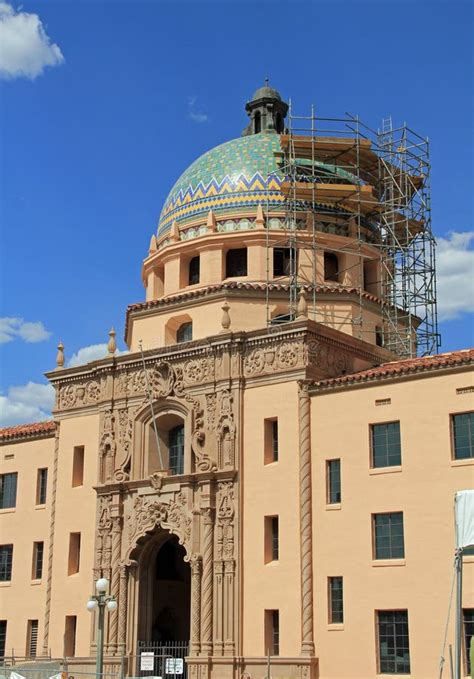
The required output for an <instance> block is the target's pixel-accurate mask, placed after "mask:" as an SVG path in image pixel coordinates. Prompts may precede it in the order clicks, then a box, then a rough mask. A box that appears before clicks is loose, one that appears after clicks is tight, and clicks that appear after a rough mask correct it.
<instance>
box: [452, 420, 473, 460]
mask: <svg viewBox="0 0 474 679" xmlns="http://www.w3.org/2000/svg"><path fill="white" fill-rule="evenodd" d="M452 431H453V448H454V451H453V452H454V459H455V460H467V459H468V458H472V457H474V412H472V413H460V414H459V415H452Z"/></svg>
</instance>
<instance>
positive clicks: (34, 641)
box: [26, 620, 38, 658]
mask: <svg viewBox="0 0 474 679" xmlns="http://www.w3.org/2000/svg"><path fill="white" fill-rule="evenodd" d="M37 647H38V621H37V620H28V627H27V631H26V657H27V658H36V649H37Z"/></svg>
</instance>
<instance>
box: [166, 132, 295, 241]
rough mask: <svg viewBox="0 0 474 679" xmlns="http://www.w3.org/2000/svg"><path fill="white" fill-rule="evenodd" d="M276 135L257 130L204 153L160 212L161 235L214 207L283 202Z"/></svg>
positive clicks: (191, 166) (185, 174) (178, 183)
mask: <svg viewBox="0 0 474 679" xmlns="http://www.w3.org/2000/svg"><path fill="white" fill-rule="evenodd" d="M280 150H281V149H280V140H279V137H278V135H276V134H264V133H262V134H256V135H251V136H249V137H241V138H240V139H232V140H231V141H229V142H226V143H225V144H221V145H220V146H216V148H213V149H211V150H210V151H208V152H207V153H205V154H204V155H202V156H201V157H200V158H198V159H197V160H196V161H195V162H194V163H192V165H190V167H189V168H188V169H187V170H186V171H185V172H184V173H183V174H182V175H181V177H180V178H179V179H178V181H177V182H176V184H175V185H174V186H173V188H172V189H171V191H170V193H169V195H168V198H167V199H166V201H165V204H164V206H163V210H162V212H161V215H160V221H159V227H158V236H162V235H163V234H164V233H166V231H168V230H169V228H170V227H171V224H172V223H173V221H174V220H180V219H186V218H189V217H195V216H197V215H199V214H201V213H202V214H205V213H207V212H208V211H209V210H216V211H218V210H224V209H225V210H228V209H229V208H233V207H235V208H238V209H242V208H248V207H256V206H257V205H258V204H259V203H265V204H268V205H269V206H270V207H281V206H282V204H283V202H284V196H283V195H282V194H281V193H280V184H281V181H282V179H283V173H282V172H281V170H280V168H279V166H278V162H277V159H276V158H275V151H280Z"/></svg>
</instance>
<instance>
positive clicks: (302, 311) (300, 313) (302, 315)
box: [296, 289, 308, 321]
mask: <svg viewBox="0 0 474 679" xmlns="http://www.w3.org/2000/svg"><path fill="white" fill-rule="evenodd" d="M306 318H308V305H307V303H306V295H305V294H304V290H303V289H302V290H301V292H300V294H299V297H298V306H297V308H296V319H297V320H298V321H302V320H304V319H306Z"/></svg>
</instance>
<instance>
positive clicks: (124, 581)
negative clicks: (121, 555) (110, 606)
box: [118, 564, 128, 655]
mask: <svg viewBox="0 0 474 679" xmlns="http://www.w3.org/2000/svg"><path fill="white" fill-rule="evenodd" d="M127 589H128V570H127V567H126V566H125V565H123V564H122V565H121V566H120V583H119V608H118V652H119V653H120V654H121V655H123V654H124V653H125V650H126V645H127V605H128V597H127Z"/></svg>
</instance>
